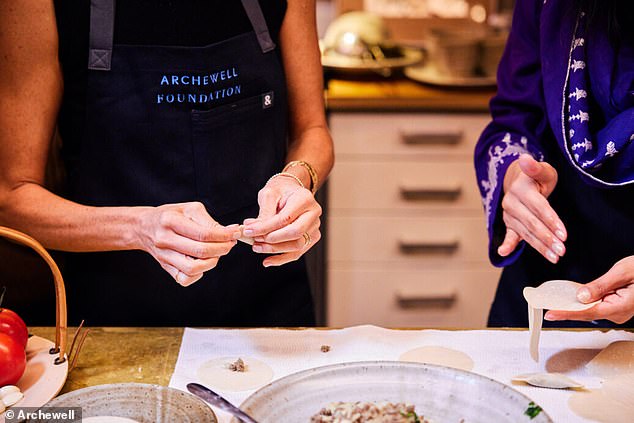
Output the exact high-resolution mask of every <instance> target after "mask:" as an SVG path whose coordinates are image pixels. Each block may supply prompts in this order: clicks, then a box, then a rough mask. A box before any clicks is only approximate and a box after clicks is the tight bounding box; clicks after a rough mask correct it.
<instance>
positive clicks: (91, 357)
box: [29, 327, 184, 394]
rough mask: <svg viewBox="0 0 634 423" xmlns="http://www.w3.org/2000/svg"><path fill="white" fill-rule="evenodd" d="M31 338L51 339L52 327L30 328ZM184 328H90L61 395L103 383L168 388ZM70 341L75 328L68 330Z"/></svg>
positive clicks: (53, 330) (53, 337)
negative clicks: (151, 385)
mask: <svg viewBox="0 0 634 423" xmlns="http://www.w3.org/2000/svg"><path fill="white" fill-rule="evenodd" d="M29 330H30V332H31V333H32V334H33V335H37V336H40V337H42V338H46V339H50V340H54V339H55V328H54V327H33V328H29ZM183 330H184V329H183V328H131V327H130V328H90V333H89V334H88V337H87V338H86V342H85V343H84V347H83V348H82V351H81V354H80V355H79V359H78V361H77V367H75V369H74V370H73V371H72V372H71V373H70V374H69V375H68V378H67V379H66V384H65V385H64V387H63V388H62V391H61V392H60V394H63V393H66V392H70V391H74V390H76V389H80V388H85V387H87V386H94V385H100V384H106V383H121V382H138V383H152V384H157V385H163V386H167V385H169V381H170V377H171V376H172V373H173V372H174V366H175V365H176V359H177V358H178V351H179V349H180V345H181V338H182V336H183ZM68 334H69V338H71V337H72V335H73V334H74V328H73V329H70V328H69V330H68Z"/></svg>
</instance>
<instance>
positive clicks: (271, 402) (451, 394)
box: [232, 361, 552, 423]
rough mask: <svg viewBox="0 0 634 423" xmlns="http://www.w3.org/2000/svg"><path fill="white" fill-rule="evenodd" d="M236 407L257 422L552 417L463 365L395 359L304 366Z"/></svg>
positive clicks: (411, 422)
mask: <svg viewBox="0 0 634 423" xmlns="http://www.w3.org/2000/svg"><path fill="white" fill-rule="evenodd" d="M240 408H241V409H242V410H244V411H245V412H247V413H248V414H250V415H251V416H252V417H254V418H255V419H256V420H257V421H259V422H262V423H267V422H275V423H301V422H306V423H344V422H346V423H362V422H372V423H388V422H389V423H401V422H403V423H415V422H417V423H445V422H456V423H458V422H464V423H490V422H496V423H503V422H509V423H517V422H535V423H546V422H552V419H551V418H550V417H549V416H548V415H547V414H546V413H545V412H544V411H543V410H541V408H540V407H539V405H538V404H535V403H534V402H533V401H532V400H531V399H530V398H528V397H527V396H526V395H524V394H522V393H520V392H518V391H516V390H515V389H513V388H512V387H510V386H508V385H505V384H503V383H500V382H497V381H495V380H493V379H490V378H488V377H485V376H482V375H478V374H476V373H471V372H467V371H464V370H459V369H454V368H450V367H444V366H437V365H432V364H421V363H408V362H400V361H398V362H397V361H394V362H393V361H367V362H352V363H342V364H335V365H329V366H323V367H317V368H313V369H308V370H304V371H301V372H298V373H294V374H292V375H289V376H286V377H284V378H281V379H278V380H276V381H273V382H272V383H270V384H268V385H266V386H264V387H262V388H260V389H259V390H258V391H256V392H255V393H253V394H252V395H251V396H249V397H248V398H247V399H246V400H245V401H244V402H243V403H242V405H241V406H240ZM232 422H234V423H238V421H237V420H235V419H234V420H233V421H232Z"/></svg>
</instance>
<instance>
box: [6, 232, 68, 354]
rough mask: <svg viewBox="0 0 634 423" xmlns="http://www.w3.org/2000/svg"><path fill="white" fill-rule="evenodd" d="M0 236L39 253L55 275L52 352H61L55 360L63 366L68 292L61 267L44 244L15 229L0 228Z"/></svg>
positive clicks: (66, 330)
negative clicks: (53, 345) (53, 341)
mask: <svg viewBox="0 0 634 423" xmlns="http://www.w3.org/2000/svg"><path fill="white" fill-rule="evenodd" d="M0 236H3V237H5V238H8V239H10V240H12V241H15V242H17V243H18V244H23V245H26V246H27V247H30V248H32V249H33V250H35V252H36V253H38V254H39V255H40V256H41V257H42V258H43V259H44V261H45V262H46V264H48V266H49V267H50V269H51V272H52V273H53V282H54V283H55V349H54V350H51V351H50V352H51V354H56V353H58V352H59V356H58V357H57V358H56V359H55V364H61V363H63V362H64V361H66V357H65V355H66V338H67V332H68V327H67V319H66V290H65V288H64V279H63V278H62V273H61V272H60V271H59V267H57V264H56V263H55V260H53V257H51V255H50V254H49V253H48V251H46V249H45V248H44V247H42V244H40V243H39V242H37V241H36V240H35V239H33V238H32V237H30V236H28V235H26V234H24V233H22V232H20V231H16V230H15V229H11V228H7V227H4V226H0Z"/></svg>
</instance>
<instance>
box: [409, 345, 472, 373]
mask: <svg viewBox="0 0 634 423" xmlns="http://www.w3.org/2000/svg"><path fill="white" fill-rule="evenodd" d="M399 360H400V361H411V362H415V363H428V364H438V365H441V366H447V367H453V368H455V369H462V370H467V371H471V370H472V369H473V360H472V359H471V357H469V356H468V355H467V354H465V353H463V352H462V351H457V350H452V349H451V348H445V347H437V346H428V347H420V348H415V349H413V350H410V351H407V352H405V353H403V354H402V355H401V356H400V357H399Z"/></svg>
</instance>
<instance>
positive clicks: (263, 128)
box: [191, 93, 286, 218]
mask: <svg viewBox="0 0 634 423" xmlns="http://www.w3.org/2000/svg"><path fill="white" fill-rule="evenodd" d="M271 98H272V94H271V93H267V94H262V95H257V96H253V97H249V98H246V99H243V100H240V101H238V102H236V103H231V104H227V105H224V106H220V107H217V108H215V109H212V110H205V111H197V110H194V111H192V112H191V117H192V151H193V155H194V167H195V170H196V189H197V192H198V196H199V199H200V200H201V201H202V202H203V203H204V204H205V206H206V207H207V209H208V210H209V212H210V213H211V214H212V217H214V218H215V216H222V215H224V214H227V213H229V212H232V211H235V210H238V209H241V208H244V207H246V206H248V205H253V204H257V195H258V191H259V190H260V189H261V188H262V187H263V186H264V184H265V183H266V181H267V180H268V178H269V177H270V176H271V175H273V174H274V173H275V172H277V171H279V169H281V165H282V164H283V160H284V153H285V150H286V148H285V146H286V110H284V108H282V107H279V106H277V107H273V105H272V104H271V102H270V99H271ZM254 217H255V216H254Z"/></svg>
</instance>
